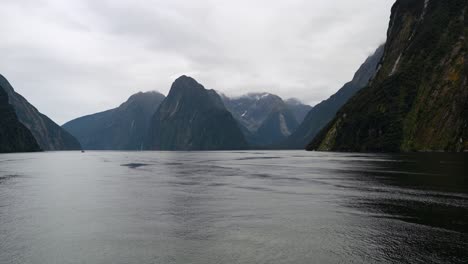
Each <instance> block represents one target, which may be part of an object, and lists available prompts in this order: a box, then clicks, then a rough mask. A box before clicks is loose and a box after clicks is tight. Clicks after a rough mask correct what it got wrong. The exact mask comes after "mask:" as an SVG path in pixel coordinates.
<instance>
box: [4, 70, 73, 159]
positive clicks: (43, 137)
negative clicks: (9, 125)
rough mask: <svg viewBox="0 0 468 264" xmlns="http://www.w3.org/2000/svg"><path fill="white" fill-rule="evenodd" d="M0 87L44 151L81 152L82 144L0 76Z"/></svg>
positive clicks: (20, 119)
mask: <svg viewBox="0 0 468 264" xmlns="http://www.w3.org/2000/svg"><path fill="white" fill-rule="evenodd" d="M0 86H1V87H2V88H3V89H4V90H5V92H6V93H7V94H8V98H9V103H10V104H11V105H12V107H13V109H14V110H15V112H16V115H17V116H18V119H19V121H20V122H21V123H23V125H25V126H26V128H28V129H29V130H30V131H31V133H32V134H33V136H34V138H35V139H36V141H37V143H38V144H39V146H40V147H41V149H43V150H79V149H81V146H80V143H79V142H78V140H76V139H75V138H74V137H73V136H72V135H70V134H69V133H68V132H67V131H65V130H64V129H62V128H61V127H60V126H59V125H57V124H56V123H55V122H54V121H52V120H51V119H50V118H48V117H47V116H45V115H43V114H41V113H40V112H39V111H38V110H37V109H36V108H35V107H34V106H32V105H31V104H30V103H29V102H28V101H27V100H26V99H25V98H24V97H23V96H21V95H20V94H18V93H16V92H15V90H14V89H13V87H12V86H11V85H10V83H9V82H8V81H7V79H5V77H3V76H2V75H0Z"/></svg>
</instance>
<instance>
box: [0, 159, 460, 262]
mask: <svg viewBox="0 0 468 264" xmlns="http://www.w3.org/2000/svg"><path fill="white" fill-rule="evenodd" d="M467 161H468V159H467V156H466V155H463V154H460V155H443V154H418V155H416V154H413V155H380V154H379V155H362V154H335V153H308V152H302V151H278V152H275V151H265V152H263V151H260V152H255V151H252V152H86V153H79V152H50V153H36V154H12V155H0V263H2V264H3V263H5V264H7V263H48V264H53V263H61V264H63V263H113V264H115V263H117V264H118V263H122V264H123V263H200V264H210V263H467V262H468V250H467V248H468V181H467V179H468V176H467V175H466V174H467V173H466V171H467V170H466V165H467V164H468V162H467Z"/></svg>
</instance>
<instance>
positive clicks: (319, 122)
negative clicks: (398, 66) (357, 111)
mask: <svg viewBox="0 0 468 264" xmlns="http://www.w3.org/2000/svg"><path fill="white" fill-rule="evenodd" d="M383 51H384V46H383V45H382V46H380V47H379V48H378V49H377V50H376V51H375V52H374V54H373V55H371V56H369V57H368V58H367V59H366V61H365V62H364V63H363V64H362V65H361V67H359V69H358V70H357V72H356V73H355V74H354V77H353V80H351V81H350V82H348V83H346V84H345V85H344V86H343V87H342V88H341V89H339V90H338V92H336V93H335V94H334V95H332V96H331V97H330V98H328V99H327V100H324V101H322V102H321V103H319V104H317V105H316V106H314V107H313V108H312V109H311V110H310V111H309V113H308V114H307V116H306V117H305V119H304V121H303V122H302V123H301V125H300V126H299V127H298V128H297V130H296V131H295V132H294V133H293V134H292V135H291V136H290V137H289V138H288V139H287V140H286V141H285V142H283V143H282V144H281V146H282V148H292V149H303V148H304V147H305V146H306V145H307V144H308V143H309V142H310V141H311V140H312V139H314V137H315V136H316V135H317V133H318V132H320V130H321V129H322V128H323V127H325V126H326V125H327V124H328V122H330V121H331V120H332V119H333V118H334V117H335V115H336V112H338V110H339V109H340V108H341V107H342V106H343V105H344V104H345V103H346V102H347V101H348V100H349V99H350V98H351V97H352V96H353V95H355V94H356V93H357V92H358V91H359V90H361V89H362V88H364V87H365V86H366V85H367V84H368V83H369V80H370V79H371V78H372V77H373V76H374V75H375V73H376V70H377V65H378V64H379V62H380V60H381V58H382V55H383Z"/></svg>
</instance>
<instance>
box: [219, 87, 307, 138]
mask: <svg viewBox="0 0 468 264" xmlns="http://www.w3.org/2000/svg"><path fill="white" fill-rule="evenodd" d="M222 99H223V102H224V105H225V106H226V108H227V109H228V110H229V111H230V112H231V113H232V115H233V116H234V118H235V119H236V120H237V121H238V122H239V123H240V124H241V125H242V126H243V127H244V128H243V132H244V135H245V136H246V138H247V140H248V141H249V143H250V144H251V145H255V146H266V145H270V144H273V143H278V142H280V141H282V140H284V139H285V138H287V137H288V136H289V135H290V134H291V133H292V132H294V130H295V129H296V128H297V126H298V123H299V121H298V119H299V120H301V119H302V118H303V115H304V113H303V112H304V111H305V110H304V109H307V107H310V106H306V105H304V104H302V103H301V102H300V101H298V100H293V99H291V100H289V101H288V103H286V102H284V101H283V99H281V98H280V97H279V96H277V95H274V94H270V93H250V94H246V95H243V96H240V97H232V98H231V97H227V96H225V95H223V96H222Z"/></svg>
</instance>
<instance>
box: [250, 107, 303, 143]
mask: <svg viewBox="0 0 468 264" xmlns="http://www.w3.org/2000/svg"><path fill="white" fill-rule="evenodd" d="M298 125H299V123H298V122H297V121H296V118H295V116H294V115H293V113H292V111H290V109H289V108H279V109H275V110H273V111H272V112H271V113H270V114H269V115H268V117H267V118H266V119H265V120H264V121H263V123H262V125H261V126H260V127H259V128H258V130H257V131H256V133H255V134H254V141H255V143H256V145H258V146H269V145H272V144H275V143H278V142H281V141H283V140H285V139H286V138H287V137H288V136H290V135H291V134H292V133H293V132H294V130H295V129H296V128H297V126H298Z"/></svg>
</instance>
